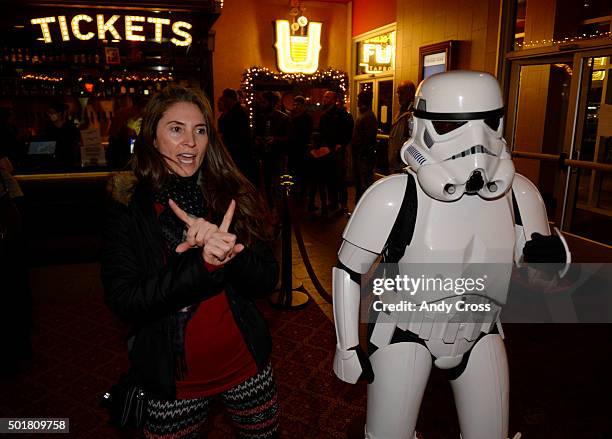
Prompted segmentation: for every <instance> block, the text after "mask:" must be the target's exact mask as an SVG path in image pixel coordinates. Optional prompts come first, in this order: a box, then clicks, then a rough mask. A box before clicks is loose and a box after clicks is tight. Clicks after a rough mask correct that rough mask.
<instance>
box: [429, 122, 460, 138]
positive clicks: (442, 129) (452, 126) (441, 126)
mask: <svg viewBox="0 0 612 439" xmlns="http://www.w3.org/2000/svg"><path fill="white" fill-rule="evenodd" d="M431 123H432V125H433V127H434V129H435V130H436V133H438V134H440V135H442V134H447V133H450V132H451V131H454V130H456V129H457V128H459V127H460V126H462V125H465V124H466V123H467V122H466V121H449V120H432V121H431Z"/></svg>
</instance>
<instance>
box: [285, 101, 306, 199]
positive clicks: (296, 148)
mask: <svg viewBox="0 0 612 439" xmlns="http://www.w3.org/2000/svg"><path fill="white" fill-rule="evenodd" d="M311 135H312V116H311V115H310V114H309V113H308V111H306V99H305V98H304V96H295V97H294V98H293V109H292V110H291V135H290V140H289V165H288V168H289V173H290V174H291V175H293V176H294V177H295V179H296V182H297V184H298V188H299V191H298V195H299V196H304V194H305V191H306V187H307V184H308V183H307V181H306V180H307V179H308V175H307V172H306V155H307V154H308V147H309V145H310V140H311V139H310V137H311Z"/></svg>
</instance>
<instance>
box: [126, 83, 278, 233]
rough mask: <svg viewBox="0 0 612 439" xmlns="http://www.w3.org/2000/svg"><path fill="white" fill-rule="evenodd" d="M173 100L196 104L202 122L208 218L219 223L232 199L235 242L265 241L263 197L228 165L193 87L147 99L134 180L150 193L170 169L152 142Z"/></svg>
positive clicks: (165, 179) (201, 97)
mask: <svg viewBox="0 0 612 439" xmlns="http://www.w3.org/2000/svg"><path fill="white" fill-rule="evenodd" d="M178 102H189V103H192V104H194V105H196V106H197V107H198V108H199V109H200V111H201V112H202V115H203V116H204V120H205V121H206V126H207V129H208V147H207V148H206V153H205V154H204V160H203V162H202V166H201V167H200V171H199V172H200V173H201V178H200V182H201V187H202V193H203V195H204V204H205V206H204V207H205V209H206V211H207V212H208V214H209V215H210V217H209V218H208V220H209V221H212V222H214V223H215V224H217V225H218V224H220V223H221V220H222V219H223V215H224V214H225V211H226V210H227V208H228V206H229V204H230V201H231V200H232V199H234V200H236V211H235V213H234V219H233V221H232V229H233V230H232V231H233V233H235V234H236V235H237V237H238V240H239V242H243V243H245V244H251V243H253V241H255V240H264V241H268V240H270V237H271V231H270V225H269V215H268V212H267V209H266V207H265V204H264V202H263V199H262V197H261V196H260V195H259V194H258V192H257V191H256V190H255V187H254V186H253V185H252V184H251V183H250V182H249V180H247V179H246V178H245V177H244V176H243V175H242V173H241V172H240V171H239V170H238V168H237V167H236V165H235V164H234V161H233V160H232V158H231V156H230V155H229V153H228V151H227V149H226V148H225V146H224V145H223V142H222V141H221V138H220V136H219V134H218V133H217V129H216V127H215V123H214V119H213V113H212V109H211V106H210V102H209V101H208V99H207V98H206V97H205V96H204V95H203V94H202V93H201V92H200V91H198V90H195V89H191V88H186V87H181V86H174V85H172V86H168V87H166V88H164V89H163V90H162V91H161V92H159V93H157V94H156V95H154V96H153V97H152V98H151V100H150V101H149V102H148V104H147V106H146V108H145V111H144V115H143V118H142V125H141V128H140V134H139V135H138V138H137V139H136V142H135V144H134V155H133V157H132V159H131V162H130V165H131V168H132V169H133V171H134V173H135V175H136V177H137V178H138V181H139V182H140V183H143V184H146V185H148V186H149V187H150V188H151V190H153V191H159V190H161V188H162V187H164V185H165V184H166V183H167V182H168V179H169V177H170V174H171V171H170V168H169V167H168V165H167V163H166V160H165V159H164V156H163V155H162V154H161V153H160V152H159V151H158V149H157V148H155V146H154V145H155V137H156V133H157V125H158V123H159V121H160V119H161V118H162V117H163V115H164V113H165V112H166V111H167V110H168V108H170V107H171V106H172V105H174V104H176V103H178Z"/></svg>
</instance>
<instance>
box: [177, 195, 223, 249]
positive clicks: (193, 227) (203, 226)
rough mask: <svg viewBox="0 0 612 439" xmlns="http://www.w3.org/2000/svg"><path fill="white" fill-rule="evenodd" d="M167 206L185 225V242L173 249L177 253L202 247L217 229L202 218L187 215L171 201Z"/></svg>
mask: <svg viewBox="0 0 612 439" xmlns="http://www.w3.org/2000/svg"><path fill="white" fill-rule="evenodd" d="M168 205H169V206H170V209H172V211H173V212H174V214H175V215H176V216H177V217H178V218H179V219H180V220H181V221H183V222H184V223H185V224H186V225H187V227H188V228H187V236H186V238H185V241H183V242H181V243H180V244H179V245H178V246H177V247H176V249H175V251H176V252H177V253H183V252H184V251H187V250H189V249H190V248H192V247H204V246H205V245H206V242H207V241H208V240H209V239H210V237H211V236H212V234H213V233H215V232H217V231H218V230H219V228H218V227H217V226H216V225H215V224H213V223H209V222H208V221H206V220H205V219H204V218H197V217H193V216H191V215H189V214H188V213H187V212H185V211H184V210H183V209H181V208H180V207H178V205H177V204H176V203H175V202H174V201H173V200H168Z"/></svg>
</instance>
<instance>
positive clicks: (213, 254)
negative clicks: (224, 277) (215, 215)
mask: <svg viewBox="0 0 612 439" xmlns="http://www.w3.org/2000/svg"><path fill="white" fill-rule="evenodd" d="M235 209H236V202H235V201H234V200H232V201H231V203H230V205H229V207H228V208H227V211H226V212H225V215H224V216H223V221H222V222H221V225H220V226H219V229H218V231H215V232H213V233H211V235H210V238H209V239H208V240H207V241H206V244H204V249H203V252H202V255H203V257H204V261H206V262H207V263H209V264H211V265H224V264H226V263H228V262H229V261H230V260H232V259H233V258H234V257H235V256H236V255H237V254H238V253H240V252H241V251H242V250H244V245H242V244H236V235H234V234H233V233H229V232H228V230H229V226H230V224H231V223H232V218H233V217H234V211H235Z"/></svg>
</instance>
